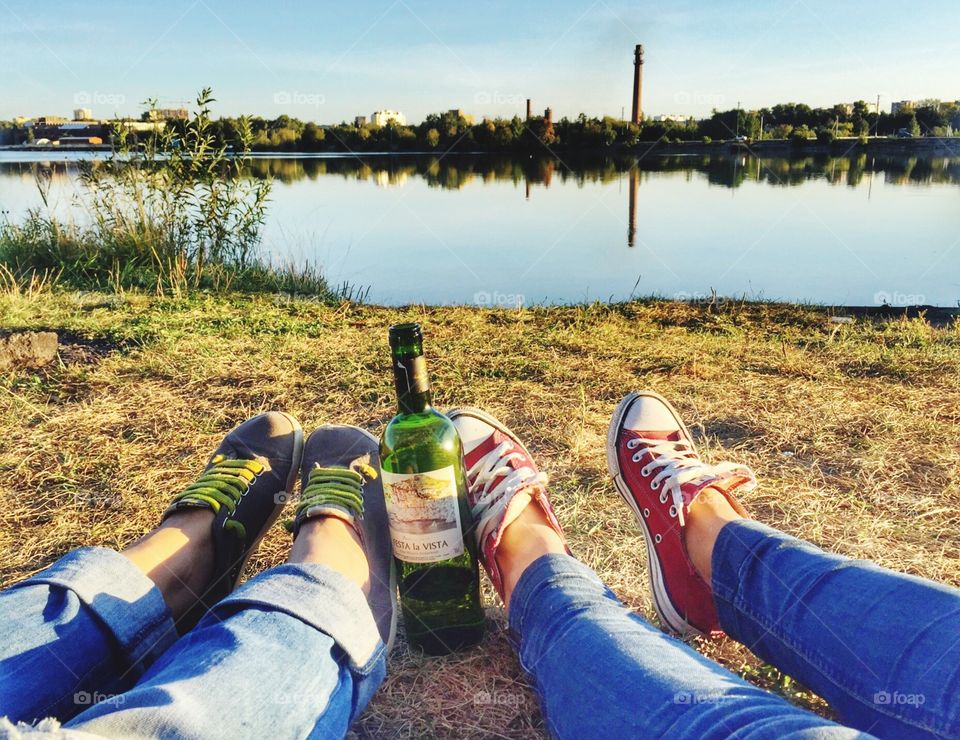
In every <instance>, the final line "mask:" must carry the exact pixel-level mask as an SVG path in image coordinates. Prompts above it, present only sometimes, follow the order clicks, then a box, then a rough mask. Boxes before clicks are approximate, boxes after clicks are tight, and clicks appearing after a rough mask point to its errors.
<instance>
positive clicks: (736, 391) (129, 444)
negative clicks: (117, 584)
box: [0, 289, 960, 737]
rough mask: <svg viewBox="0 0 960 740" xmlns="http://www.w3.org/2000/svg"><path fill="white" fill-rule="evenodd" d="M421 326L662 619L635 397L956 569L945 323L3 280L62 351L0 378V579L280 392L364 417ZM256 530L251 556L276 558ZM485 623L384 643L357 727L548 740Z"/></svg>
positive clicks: (786, 311) (110, 521) (448, 384)
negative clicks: (622, 422) (624, 438)
mask: <svg viewBox="0 0 960 740" xmlns="http://www.w3.org/2000/svg"><path fill="white" fill-rule="evenodd" d="M402 319H413V320H417V321H420V322H422V323H423V325H424V328H425V332H426V335H427V350H428V353H429V360H430V367H431V370H432V374H433V378H434V383H435V386H436V396H437V398H436V400H437V403H438V405H439V406H440V407H448V406H451V405H454V404H458V405H459V404H471V405H477V406H481V407H484V408H486V409H488V410H490V411H491V412H493V413H495V414H497V415H499V416H501V417H502V418H503V419H504V420H505V421H507V422H508V423H509V424H511V425H512V426H513V427H514V428H515V429H516V430H517V431H518V432H519V433H520V434H521V435H522V436H523V437H524V438H525V439H526V440H528V442H529V445H530V447H531V448H532V450H533V451H534V453H535V454H536V456H537V457H538V459H539V461H540V462H541V465H542V467H543V468H544V469H545V470H547V471H548V472H549V474H550V475H551V478H552V495H553V499H554V502H555V504H556V508H557V513H558V515H559V518H560V521H561V522H562V524H563V525H564V527H565V529H566V532H567V534H568V536H569V539H570V543H571V546H572V548H573V550H574V551H575V552H576V553H577V555H578V556H579V557H580V558H581V559H582V560H584V561H585V562H586V563H588V564H589V565H590V566H592V567H593V568H595V569H596V570H597V572H598V573H599V574H600V575H601V577H603V579H604V580H605V581H606V582H607V583H608V584H609V585H610V586H611V587H612V588H613V590H614V591H615V592H616V593H617V594H618V595H619V596H620V597H621V598H622V599H623V600H624V601H625V602H626V603H627V604H629V605H630V606H631V607H633V608H635V609H637V610H638V611H639V612H641V613H643V614H645V615H646V616H648V617H650V618H651V619H655V616H654V612H653V608H652V605H651V602H650V597H649V594H648V590H647V581H646V578H647V575H646V558H645V554H644V547H643V541H642V536H641V535H640V533H639V530H638V529H637V527H636V525H635V524H634V522H633V520H632V518H631V516H630V515H629V513H628V511H627V509H626V507H625V506H624V504H622V503H621V501H620V499H619V498H618V496H617V495H616V493H615V492H614V490H613V488H612V487H611V485H610V483H609V480H608V477H607V472H606V464H605V457H604V435H605V433H606V428H607V423H608V421H609V418H610V415H611V413H612V411H613V408H614V406H615V404H616V402H617V401H618V400H619V399H620V397H621V396H622V395H623V394H624V393H626V392H627V391H628V390H631V389H636V388H646V387H649V388H653V389H656V390H658V391H660V392H661V393H663V394H665V395H666V396H667V397H669V398H671V399H672V400H673V401H674V402H675V404H676V405H677V407H678V408H679V409H680V411H681V413H682V414H683V416H684V417H685V419H686V420H687V421H688V422H689V424H690V426H691V429H692V430H693V432H694V434H695V435H696V436H697V437H698V441H699V443H700V445H701V449H702V450H703V452H704V455H705V457H706V458H707V459H708V460H710V461H712V462H717V461H720V460H723V459H727V458H733V459H735V460H738V461H742V462H745V463H748V464H749V465H751V466H753V467H754V469H755V470H756V471H757V473H758V476H759V478H760V480H761V486H760V488H759V489H758V490H757V491H755V492H754V493H751V494H749V495H747V496H746V497H745V500H744V502H743V503H744V504H745V505H746V506H747V508H748V509H749V510H750V511H751V512H752V513H753V514H754V516H756V517H757V518H759V519H761V520H762V521H764V522H767V523H769V524H772V525H774V526H776V527H779V528H781V529H783V530H785V531H787V532H789V533H792V534H795V535H798V536H800V537H803V538H806V539H808V540H810V541H812V542H814V543H816V544H818V545H822V546H824V547H827V548H830V549H831V550H834V551H837V552H840V553H843V554H845V555H851V556H855V557H863V558H869V559H871V560H874V561H876V562H878V563H880V564H882V565H885V566H890V567H893V568H896V569H899V570H902V571H906V572H909V573H914V574H917V575H921V576H925V577H928V578H933V579H936V580H940V581H943V582H946V583H949V584H952V585H954V586H960V326H958V325H957V324H954V325H953V326H951V327H947V328H933V327H931V326H929V325H928V324H927V323H925V322H924V321H922V320H895V321H885V322H874V321H870V320H860V319H858V320H857V321H855V322H853V323H849V324H838V323H833V322H831V321H830V317H829V316H828V315H827V314H826V313H825V312H823V311H820V310H816V309H812V308H803V307H791V306H779V305H762V304H737V303H722V304H720V305H718V306H712V307H711V306H703V305H688V304H678V303H669V302H642V303H631V304H626V305H616V306H588V307H570V308H542V309H529V310H523V311H496V310H480V309H471V308H423V307H416V308H405V309H392V308H378V307H368V306H359V305H355V304H350V303H344V304H343V305H329V304H322V303H315V302H310V301H286V300H279V301H278V300H275V299H273V298H272V297H270V296H260V297H251V296H241V295H236V294H228V295H221V296H217V297H214V296H197V295H194V296H192V297H185V298H180V299H171V298H167V299H158V298H153V297H148V296H145V295H141V294H135V293H134V294H129V293H128V294H119V295H103V294H90V293H87V294H77V293H66V292H54V293H51V292H49V291H46V290H42V289H40V290H38V291H37V292H36V293H35V294H30V293H20V294H14V293H10V294H8V295H0V330H17V329H27V328H33V329H38V328H44V329H53V330H56V331H58V332H60V334H61V338H62V342H63V346H62V351H61V357H60V361H59V362H58V363H57V364H56V365H55V366H53V367H51V368H50V369H47V370H44V371H40V372H21V373H18V374H8V375H6V376H2V375H0V439H3V440H4V443H3V444H2V445H0V497H2V500H3V502H4V504H3V507H2V509H0V587H2V586H7V585H9V584H11V583H13V582H15V581H17V580H19V579H21V578H23V577H25V576H27V575H29V574H31V573H34V572H36V571H37V570H39V569H41V568H43V567H44V566H46V565H48V564H49V563H51V562H52V561H53V560H54V559H55V558H57V557H58V556H60V555H62V554H64V553H65V552H67V551H68V550H70V549H71V548H74V547H77V546H80V545H103V546H106V547H117V548H118V547H123V546H124V545H126V544H127V543H129V542H130V541H131V540H133V539H134V538H136V537H137V536H139V535H141V534H142V533H144V532H146V531H147V530H149V529H150V528H151V527H153V526H154V525H155V523H156V522H157V520H158V517H159V515H160V512H161V511H162V509H163V508H164V506H165V504H166V502H167V501H168V499H169V497H170V495H171V494H172V493H173V492H175V491H177V490H179V489H180V488H181V487H182V486H184V485H185V484H186V483H187V482H188V481H190V480H192V479H193V478H194V476H196V474H197V472H198V471H199V470H200V468H201V466H202V465H203V462H204V460H205V456H206V455H207V454H208V453H209V451H210V450H211V449H212V448H213V446H215V445H216V444H217V442H218V441H219V439H220V438H221V436H222V435H223V433H224V432H225V431H226V430H227V429H229V428H230V427H231V426H233V425H234V424H236V423H238V422H240V421H242V420H243V419H245V418H247V417H248V416H250V415H252V414H254V413H257V412H258V411H261V410H264V409H269V408H280V409H284V410H286V411H289V412H292V413H293V414H295V415H296V416H297V417H298V418H299V419H300V420H301V421H302V422H303V424H304V426H305V427H306V428H307V429H309V428H311V427H313V426H315V425H317V424H321V423H323V422H328V421H337V422H347V423H353V424H359V425H361V426H363V427H365V428H367V429H370V430H371V431H372V432H374V433H375V434H376V433H379V431H380V429H381V428H382V426H383V424H384V423H385V422H386V421H387V420H388V419H389V417H390V416H391V415H392V413H393V411H394V397H393V389H392V384H391V376H390V369H389V359H388V349H387V343H386V327H387V326H388V325H389V324H391V323H393V322H396V321H399V320H402ZM288 546H289V535H287V534H286V533H285V532H283V531H281V530H280V529H279V528H277V529H276V531H274V532H272V533H271V534H270V535H269V536H268V538H267V539H266V540H265V543H264V546H263V547H262V548H261V550H260V552H259V554H258V555H257V556H256V558H255V559H254V560H253V562H252V569H251V570H252V572H256V571H259V570H261V569H263V568H266V567H269V566H271V565H274V564H276V563H279V562H281V561H282V559H283V558H284V556H285V553H286V551H287V549H288ZM485 588H486V593H485V597H486V600H487V603H488V605H489V610H488V611H489V615H490V618H491V629H490V633H489V635H488V636H487V638H486V639H485V641H484V643H483V644H482V646H481V647H480V648H478V649H475V650H473V651H470V652H467V653H464V654H462V655H458V656H453V657H449V658H441V659H434V658H423V657H417V656H412V655H409V654H408V653H407V650H406V647H405V645H404V644H403V642H402V641H400V642H399V644H398V647H397V648H396V650H395V651H394V654H393V655H392V656H391V663H390V677H389V679H388V680H387V683H386V684H385V685H384V687H383V688H382V689H381V691H380V693H379V694H378V695H377V697H376V698H375V700H374V701H373V703H372V704H371V706H370V707H369V709H368V710H367V711H366V712H365V714H364V715H363V717H362V718H361V719H360V720H359V721H358V723H357V725H356V727H355V732H356V733H357V735H358V736H362V737H366V736H373V737H379V736H384V737H386V736H390V737H393V736H403V737H406V736H420V735H433V736H442V737H501V736H509V737H540V736H542V735H543V734H544V729H543V723H542V718H541V717H540V714H539V709H538V707H537V703H536V700H535V698H534V696H533V694H532V693H531V691H530V689H529V687H528V683H527V681H526V679H525V678H524V676H523V673H522V671H521V670H520V667H519V665H518V664H517V661H516V659H515V658H514V656H513V653H512V651H511V649H510V647H509V644H508V642H507V639H506V635H505V633H504V621H503V617H502V610H501V608H500V605H499V604H498V603H497V601H496V597H495V596H493V594H492V592H491V590H490V589H489V587H488V586H486V587H485ZM695 644H696V647H697V649H699V650H701V651H702V652H703V653H705V654H707V655H709V656H710V657H712V658H714V659H716V660H718V661H720V662H721V663H723V664H724V665H726V666H728V667H729V668H730V669H731V670H734V671H736V672H738V673H740V674H742V675H744V676H746V677H747V678H748V679H749V680H751V681H754V682H756V683H758V684H760V685H763V686H766V687H769V688H770V689H772V690H774V691H777V692H780V693H782V694H784V695H786V696H787V697H789V698H790V699H791V700H792V701H795V702H797V703H799V704H801V705H804V706H810V707H813V708H814V709H815V710H817V711H821V712H828V711H829V710H828V708H826V707H825V706H824V705H823V703H822V702H821V701H820V700H819V699H818V698H817V697H815V696H813V695H812V694H811V693H810V692H808V691H806V690H805V689H804V688H803V687H800V686H797V685H796V684H795V683H792V682H791V681H789V680H788V679H787V678H786V677H784V676H782V675H781V674H780V673H779V672H778V671H776V670H775V669H773V668H771V667H769V666H765V665H763V664H762V663H761V662H759V661H758V660H757V659H756V658H754V657H752V656H751V655H750V654H749V653H748V652H747V651H746V650H745V649H744V648H742V647H740V646H738V645H736V644H735V643H733V642H732V641H729V640H720V641H714V642H709V641H697V642H696V643H695Z"/></svg>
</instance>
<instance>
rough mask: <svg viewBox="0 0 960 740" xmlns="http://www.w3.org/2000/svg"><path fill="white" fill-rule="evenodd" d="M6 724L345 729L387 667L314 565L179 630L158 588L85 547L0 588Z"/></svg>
mask: <svg viewBox="0 0 960 740" xmlns="http://www.w3.org/2000/svg"><path fill="white" fill-rule="evenodd" d="M0 641H2V642H0V715H6V716H7V720H3V719H0V737H2V736H4V735H5V730H6V731H10V729H11V722H10V721H14V722H15V721H20V722H25V723H36V722H37V721H38V720H42V719H44V718H46V717H53V718H56V720H59V721H60V722H64V725H63V727H62V728H58V727H57V723H56V722H51V721H46V722H42V723H40V728H41V729H45V730H56V731H59V732H64V734H67V735H70V734H71V732H72V731H77V732H83V733H89V734H92V735H99V736H105V737H117V736H121V737H131V736H153V737H161V736H162V737H169V736H176V737H187V738H191V737H196V738H201V737H202V738H210V737H237V736H241V737H245V736H254V737H267V736H271V737H308V736H309V737H323V738H328V737H338V736H339V737H342V736H343V735H344V734H346V732H347V728H348V727H349V726H350V723H351V722H352V721H353V720H354V718H355V717H356V716H357V715H358V714H359V713H360V712H361V711H362V710H363V708H364V707H365V706H366V705H367V702H368V701H369V700H370V697H371V696H372V695H373V693H374V692H375V691H376V689H377V687H379V685H380V683H381V682H382V681H383V677H384V675H385V673H386V649H385V648H384V646H383V644H382V643H381V642H380V638H379V634H378V632H377V628H376V624H375V622H374V620H373V615H372V614H371V613H370V609H369V607H368V606H367V602H366V598H365V597H364V595H363V593H362V592H361V591H360V589H359V588H358V587H357V586H356V585H355V584H354V583H353V582H351V581H350V580H349V579H347V578H346V577H344V576H342V575H340V574H338V573H336V572H334V571H332V570H330V569H329V568H325V567H323V566H320V565H290V564H288V565H281V566H279V567H276V568H271V569H270V570H268V571H265V572H264V573H261V574H260V575H258V576H257V577H255V578H252V579H251V580H250V581H248V582H247V583H246V584H244V585H243V586H241V587H240V588H239V589H237V590H236V591H235V592H234V593H233V594H231V595H230V596H228V597H227V598H226V599H224V600H223V601H221V602H220V603H219V604H217V606H216V607H215V608H214V609H213V610H212V611H211V612H210V613H209V614H208V615H207V616H205V617H204V618H203V619H202V620H201V621H200V623H199V624H198V625H197V626H196V627H194V628H193V630H191V631H190V632H189V633H188V634H187V635H185V636H183V637H181V638H179V639H178V638H177V635H176V632H175V630H174V625H173V621H172V620H171V617H170V612H169V610H168V609H167V607H166V605H165V604H164V602H163V598H162V597H161V595H160V592H159V591H158V590H157V589H156V587H155V586H154V585H153V582H152V581H150V580H149V579H148V578H147V577H146V576H144V575H143V574H142V573H141V572H140V571H139V570H138V569H137V568H136V567H135V566H134V565H133V564H132V563H130V562H129V561H128V560H127V559H126V558H125V557H123V556H122V555H120V554H118V553H116V552H113V551H112V550H103V549H99V548H85V549H82V550H77V551H75V552H72V553H70V554H69V555H67V556H65V557H63V558H62V559H61V560H59V561H58V562H57V563H55V564H54V565H53V566H51V567H50V568H48V569H47V570H45V571H43V572H42V573H40V574H38V575H36V576H34V577H33V578H30V579H29V580H27V581H25V582H23V583H20V584H17V585H16V586H13V587H12V588H10V589H8V590H6V591H4V592H3V593H0Z"/></svg>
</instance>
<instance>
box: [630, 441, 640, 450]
mask: <svg viewBox="0 0 960 740" xmlns="http://www.w3.org/2000/svg"><path fill="white" fill-rule="evenodd" d="M639 444H640V440H639V439H628V440H627V449H628V450H635V449H637V445H639Z"/></svg>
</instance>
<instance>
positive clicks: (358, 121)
mask: <svg viewBox="0 0 960 740" xmlns="http://www.w3.org/2000/svg"><path fill="white" fill-rule="evenodd" d="M353 125H354V126H356V127H357V128H363V127H364V126H366V125H367V117H366V116H357V117H356V118H354V119H353Z"/></svg>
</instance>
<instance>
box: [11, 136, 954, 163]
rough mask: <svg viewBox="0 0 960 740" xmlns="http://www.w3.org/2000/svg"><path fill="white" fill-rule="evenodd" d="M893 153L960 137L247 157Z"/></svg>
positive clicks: (938, 147)
mask: <svg viewBox="0 0 960 740" xmlns="http://www.w3.org/2000/svg"><path fill="white" fill-rule="evenodd" d="M110 151H112V149H111V147H110V146H109V145H107V144H100V145H74V144H70V145H65V146H47V145H43V146H37V145H25V144H5V145H0V153H7V152H12V153H16V152H30V153H36V154H40V153H43V154H58V153H62V152H103V153H105V154H107V153H109V152H110ZM861 153H862V154H889V155H911V154H930V155H944V156H957V157H960V137H934V136H924V137H914V138H903V139H898V138H890V137H871V138H869V139H867V140H866V141H862V140H861V139H859V138H857V137H846V138H838V139H834V140H833V141H832V142H830V143H823V142H819V141H817V140H816V139H809V140H807V141H805V142H797V141H794V140H790V139H764V140H762V141H743V142H738V141H734V140H727V141H714V142H699V141H684V142H680V143H670V142H663V141H656V142H643V141H641V142H640V143H639V144H637V145H635V146H631V147H625V146H610V147H603V148H583V147H578V148H573V147H564V146H562V145H556V146H552V147H549V148H548V147H546V146H544V148H543V149H542V150H540V151H530V150H528V149H479V150H478V149H472V150H458V149H446V150H440V149H433V150H421V149H416V150H414V149H410V150H406V149H394V150H389V151H384V150H370V151H366V150H357V151H346V150H338V149H330V150H321V151H292V150H291V151H287V150H279V149H278V150H257V151H252V152H250V153H249V155H248V156H252V157H257V158H264V157H270V158H317V159H325V158H331V159H334V158H343V157H358V156H363V157H400V156H418V157H430V156H448V155H451V154H456V155H469V156H500V157H529V156H540V157H546V158H550V157H553V158H557V157H559V156H560V155H568V156H590V157H595V156H623V157H630V156H637V155H639V156H640V158H643V157H646V156H651V155H653V156H676V155H698V154H728V155H749V156H759V157H763V156H769V157H790V156H805V155H817V154H826V155H834V156H849V155H854V154H861Z"/></svg>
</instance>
